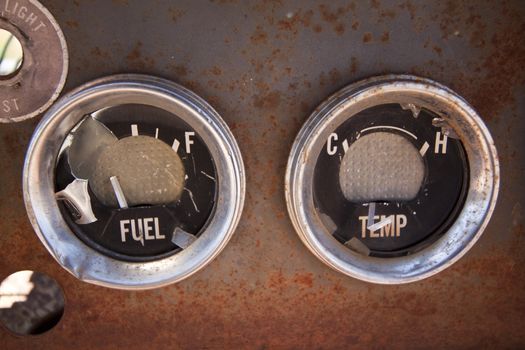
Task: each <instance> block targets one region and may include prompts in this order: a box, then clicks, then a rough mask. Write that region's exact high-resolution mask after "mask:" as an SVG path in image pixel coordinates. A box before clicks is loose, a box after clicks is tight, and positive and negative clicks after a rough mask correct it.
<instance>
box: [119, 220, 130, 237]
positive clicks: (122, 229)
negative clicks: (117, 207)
mask: <svg viewBox="0 0 525 350" xmlns="http://www.w3.org/2000/svg"><path fill="white" fill-rule="evenodd" d="M126 224H129V220H120V240H121V241H122V242H126V233H129V229H128V228H127V227H126V226H125V225H126Z"/></svg>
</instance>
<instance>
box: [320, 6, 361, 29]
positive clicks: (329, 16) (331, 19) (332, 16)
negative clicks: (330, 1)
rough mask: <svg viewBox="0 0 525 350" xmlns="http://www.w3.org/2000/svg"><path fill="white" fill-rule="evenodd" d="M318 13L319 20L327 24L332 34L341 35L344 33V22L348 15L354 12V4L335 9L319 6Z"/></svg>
mask: <svg viewBox="0 0 525 350" xmlns="http://www.w3.org/2000/svg"><path fill="white" fill-rule="evenodd" d="M319 11H320V13H321V18H322V19H323V20H324V21H325V22H327V23H329V24H330V25H331V26H332V28H333V30H334V32H335V33H336V34H337V35H342V34H343V33H344V31H345V24H344V22H345V20H346V21H347V20H348V16H347V15H348V13H349V12H354V11H355V4H354V3H353V2H351V3H349V4H347V5H346V6H340V7H337V8H335V9H332V8H330V7H329V6H327V5H325V4H321V5H319Z"/></svg>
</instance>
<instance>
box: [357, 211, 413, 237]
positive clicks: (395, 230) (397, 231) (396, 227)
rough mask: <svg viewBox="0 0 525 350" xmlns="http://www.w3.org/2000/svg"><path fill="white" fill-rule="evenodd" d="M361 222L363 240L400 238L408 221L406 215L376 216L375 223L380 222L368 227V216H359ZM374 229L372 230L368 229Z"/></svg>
mask: <svg viewBox="0 0 525 350" xmlns="http://www.w3.org/2000/svg"><path fill="white" fill-rule="evenodd" d="M358 219H359V221H360V222H361V238H367V236H368V237H369V238H380V237H392V238H394V237H400V236H401V229H402V228H404V227H406V226H407V223H408V220H407V217H406V216H405V215H402V214H399V215H389V216H386V215H381V216H379V215H375V216H374V221H376V220H380V221H379V222H378V223H375V224H373V225H372V226H369V225H368V216H359V217H358ZM368 227H370V228H372V229H373V231H372V230H370V229H368Z"/></svg>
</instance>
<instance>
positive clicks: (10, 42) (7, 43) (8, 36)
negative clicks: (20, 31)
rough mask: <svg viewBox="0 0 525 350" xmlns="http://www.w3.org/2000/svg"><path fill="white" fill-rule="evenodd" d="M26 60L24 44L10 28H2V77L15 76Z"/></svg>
mask: <svg viewBox="0 0 525 350" xmlns="http://www.w3.org/2000/svg"><path fill="white" fill-rule="evenodd" d="M23 60H24V50H23V49H22V44H21V43H20V41H19V40H18V39H17V38H16V36H14V35H13V33H11V32H10V31H8V30H5V29H0V79H8V78H11V77H13V76H14V75H15V74H16V73H18V72H19V71H20V68H21V67H22V62H23Z"/></svg>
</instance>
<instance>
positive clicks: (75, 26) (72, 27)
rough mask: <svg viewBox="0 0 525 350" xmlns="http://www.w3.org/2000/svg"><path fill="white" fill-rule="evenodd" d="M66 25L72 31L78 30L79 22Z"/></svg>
mask: <svg viewBox="0 0 525 350" xmlns="http://www.w3.org/2000/svg"><path fill="white" fill-rule="evenodd" d="M66 25H67V26H68V27H69V28H71V29H78V22H77V21H73V20H70V21H66Z"/></svg>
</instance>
